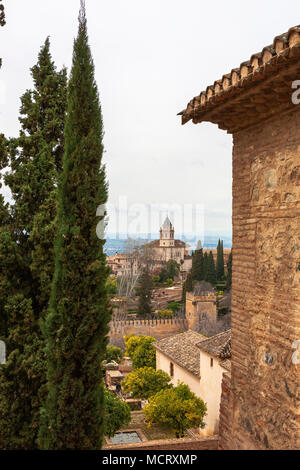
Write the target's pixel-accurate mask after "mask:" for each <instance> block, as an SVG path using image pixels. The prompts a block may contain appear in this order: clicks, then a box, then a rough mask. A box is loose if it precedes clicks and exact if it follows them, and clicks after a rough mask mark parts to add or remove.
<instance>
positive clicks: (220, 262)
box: [216, 240, 225, 281]
mask: <svg viewBox="0 0 300 470" xmlns="http://www.w3.org/2000/svg"><path fill="white" fill-rule="evenodd" d="M224 274H225V270H224V252H223V241H221V240H219V242H218V247H217V262H216V275H217V281H222V280H223V279H224Z"/></svg>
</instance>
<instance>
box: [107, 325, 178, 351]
mask: <svg viewBox="0 0 300 470" xmlns="http://www.w3.org/2000/svg"><path fill="white" fill-rule="evenodd" d="M186 330H187V323H186V320H185V319H183V318H180V319H169V320H153V321H152V320H134V321H117V322H112V323H111V325H110V333H109V343H110V344H111V345H113V346H118V347H121V348H124V346H125V344H124V339H123V337H124V336H125V335H130V334H134V335H146V336H152V337H153V338H156V339H157V340H160V339H163V338H167V337H169V336H174V335H176V334H178V333H183V332H184V331H186Z"/></svg>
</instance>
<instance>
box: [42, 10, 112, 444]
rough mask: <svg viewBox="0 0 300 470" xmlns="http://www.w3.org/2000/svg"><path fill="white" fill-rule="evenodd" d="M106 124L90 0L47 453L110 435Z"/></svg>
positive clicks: (59, 249)
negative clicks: (101, 233) (100, 229)
mask: <svg viewBox="0 0 300 470" xmlns="http://www.w3.org/2000/svg"><path fill="white" fill-rule="evenodd" d="M102 154H103V124H102V115H101V109H100V103H99V96H98V91H97V85H96V83H95V78H94V65H93V61H92V56H91V51H90V48H89V45H88V36H87V24H86V17H85V9H84V2H82V8H81V13H80V17H79V31H78V36H77V38H76V40H75V42H74V54H73V65H72V71H71V76H70V80H69V87H68V107H67V118H66V124H65V152H64V157H63V172H62V177H61V179H60V182H59V188H58V216H57V227H58V230H57V237H56V243H55V272H54V278H53V282H52V288H51V297H50V304H49V313H48V315H47V318H46V321H45V322H44V324H43V333H44V335H45V340H46V354H47V365H48V368H47V379H48V384H47V385H48V397H47V400H46V404H45V406H44V407H43V409H42V425H41V429H40V434H39V443H40V446H41V447H42V448H43V449H66V450H71V449H82V450H88V449H89V450H96V449H100V448H101V445H102V439H103V434H104V406H103V404H104V388H103V381H102V367H101V364H102V361H103V360H104V358H105V353H106V346H107V333H108V323H109V321H110V316H111V315H110V309H109V306H108V295H107V290H106V282H107V278H108V275H109V269H108V268H107V267H106V259H105V255H104V252H103V245H104V243H105V242H104V240H99V239H98V238H97V235H96V227H97V224H98V223H99V222H100V221H101V220H103V217H98V218H97V217H96V212H97V207H98V206H99V205H104V204H105V203H106V200H107V185H106V180H105V169H104V167H103V165H102Z"/></svg>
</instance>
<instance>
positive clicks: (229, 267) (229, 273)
mask: <svg viewBox="0 0 300 470" xmlns="http://www.w3.org/2000/svg"><path fill="white" fill-rule="evenodd" d="M231 285H232V250H231V252H230V255H229V257H228V261H227V280H226V289H228V290H230V289H231Z"/></svg>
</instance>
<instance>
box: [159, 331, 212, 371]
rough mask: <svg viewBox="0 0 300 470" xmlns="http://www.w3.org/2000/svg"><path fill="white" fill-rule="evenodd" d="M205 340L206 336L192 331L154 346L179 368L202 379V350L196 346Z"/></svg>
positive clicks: (163, 340) (165, 339)
mask: <svg viewBox="0 0 300 470" xmlns="http://www.w3.org/2000/svg"><path fill="white" fill-rule="evenodd" d="M205 340H206V337H205V336H202V335H200V334H199V333H196V332H195V331H191V330H190V331H187V332H185V333H181V334H178V335H175V336H171V337H170V338H164V339H162V340H161V341H157V342H155V343H153V346H154V347H155V349H157V350H158V351H160V352H162V353H163V354H165V355H166V356H168V357H169V358H170V359H171V360H172V361H174V362H175V363H176V364H178V365H179V366H181V367H183V368H185V369H187V370H188V371H189V372H191V373H192V374H193V375H196V376H197V377H200V350H199V348H198V347H197V346H196V345H198V344H199V343H201V341H205Z"/></svg>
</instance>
